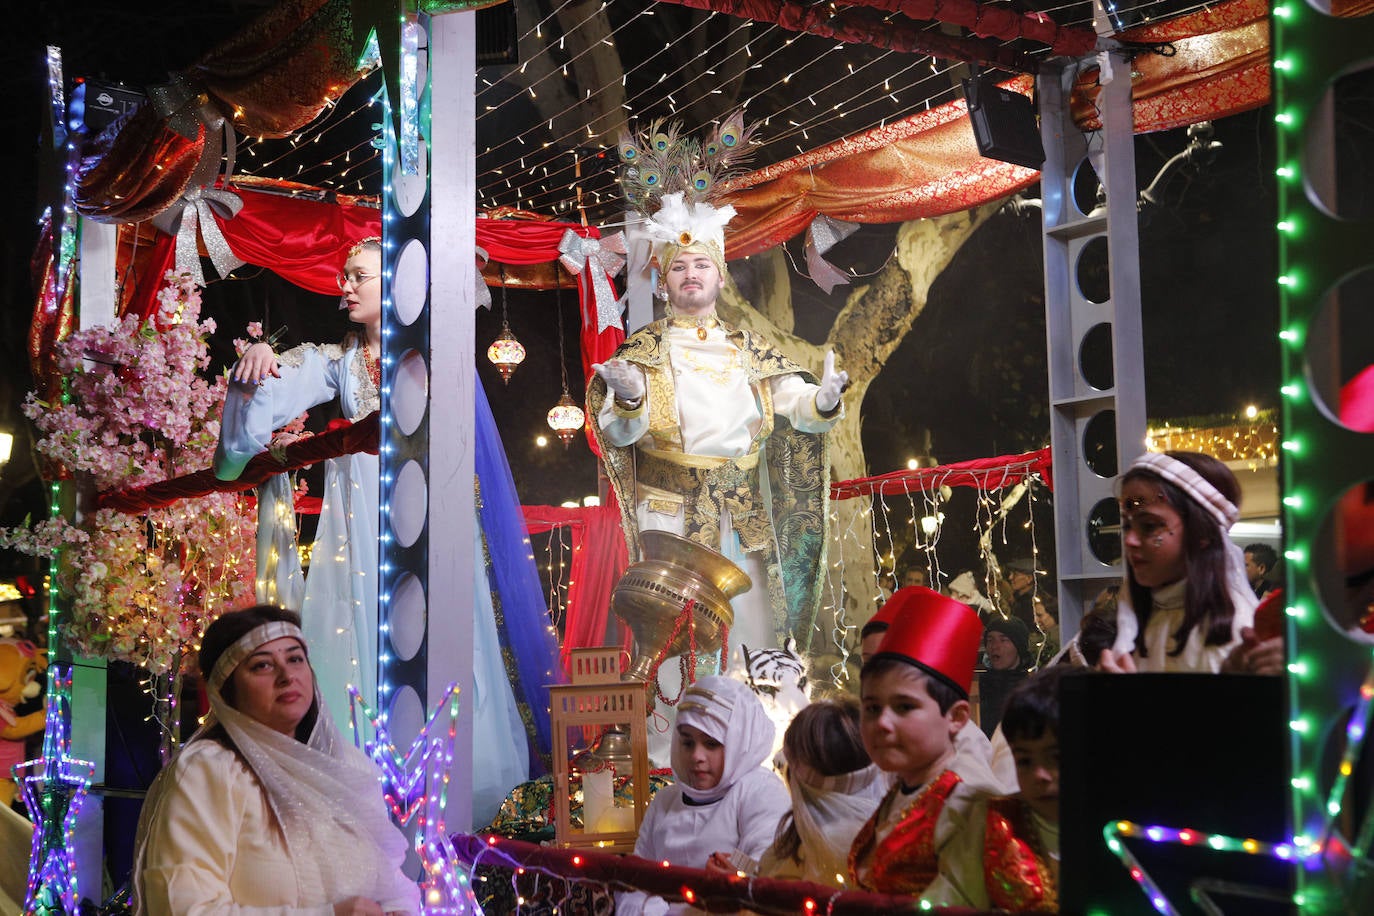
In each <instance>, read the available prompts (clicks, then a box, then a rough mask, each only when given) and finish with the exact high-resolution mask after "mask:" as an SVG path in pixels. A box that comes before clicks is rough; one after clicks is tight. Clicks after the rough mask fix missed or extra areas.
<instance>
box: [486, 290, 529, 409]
mask: <svg viewBox="0 0 1374 916" xmlns="http://www.w3.org/2000/svg"><path fill="white" fill-rule="evenodd" d="M487 359H489V360H491V364H492V365H493V366H495V367H496V371H498V372H500V373H501V381H503V382H505V383H506V384H507V385H509V384H510V377H511V376H512V375H514V374H515V367H516V366H518V365H520V364H521V363H523V362H524V361H525V345H524V344H522V343H521V342H520V341H518V340H516V339H515V335H514V334H513V333H512V332H511V329H510V315H509V313H508V312H507V311H506V268H505V267H504V266H503V267H502V268H501V333H500V334H498V335H496V339H495V340H493V341H492V342H491V346H490V347H487Z"/></svg>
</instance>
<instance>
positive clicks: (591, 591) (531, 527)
mask: <svg viewBox="0 0 1374 916" xmlns="http://www.w3.org/2000/svg"><path fill="white" fill-rule="evenodd" d="M522 509H523V510H524V513H525V529H526V530H527V531H528V532H529V533H530V534H540V533H542V532H545V531H551V530H553V529H554V528H560V527H563V528H568V529H569V530H571V532H572V550H573V558H572V568H571V569H570V570H569V574H568V601H567V606H566V607H567V615H568V616H567V622H566V624H565V625H564V632H563V642H562V648H561V649H560V654H561V656H562V660H563V670H564V671H567V670H568V657H569V655H570V654H571V653H572V650H574V649H586V648H591V647H593V646H602V645H605V644H606V626H607V624H608V622H609V620H610V611H611V591H612V590H613V589H614V588H615V584H616V583H617V582H619V581H620V577H621V576H622V575H624V573H625V570H626V569H628V568H629V565H630V557H629V553H628V552H627V551H626V549H625V535H624V534H623V533H622V531H621V528H620V508H619V507H618V506H617V505H616V503H615V494H614V493H611V494H610V502H609V503H608V504H607V505H604V506H587V507H578V508H575V509H574V508H564V507H561V506H523V507H522ZM621 641H622V645H623V646H624V648H625V649H626V650H627V651H628V650H629V649H630V643H631V637H630V632H629V630H628V629H626V628H622V629H621Z"/></svg>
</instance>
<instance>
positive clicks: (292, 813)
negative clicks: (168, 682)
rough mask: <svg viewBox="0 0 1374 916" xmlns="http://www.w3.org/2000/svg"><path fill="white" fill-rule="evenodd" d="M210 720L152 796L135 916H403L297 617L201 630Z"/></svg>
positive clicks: (224, 621)
mask: <svg viewBox="0 0 1374 916" xmlns="http://www.w3.org/2000/svg"><path fill="white" fill-rule="evenodd" d="M200 670H201V676H202V677H203V678H204V679H205V683H206V692H207V693H208V694H209V698H210V715H209V716H208V717H207V718H206V720H205V724H204V725H203V726H202V727H201V728H200V730H199V731H197V732H196V734H195V735H194V736H193V737H192V738H191V740H190V741H189V742H187V744H186V745H185V747H184V748H183V749H182V750H181V753H179V754H178V755H177V756H176V758H175V759H174V760H172V762H171V763H170V764H168V766H167V767H166V768H165V769H164V770H163V771H162V772H161V773H160V774H158V777H157V779H156V780H155V781H154V782H153V785H152V787H151V788H150V789H149V790H148V797H147V799H146V800H145V801H144V803H143V813H142V815H141V816H140V817H139V825H138V840H137V844H136V846H135V851H134V889H133V890H134V912H135V913H136V914H139V916H182V914H201V913H217V914H240V916H248V914H253V916H400V914H416V913H418V912H419V904H420V899H419V898H420V894H419V888H418V887H417V886H416V884H415V883H414V882H413V881H411V880H410V879H409V878H407V877H406V876H405V874H404V873H402V871H401V863H402V862H403V861H404V859H405V852H406V840H405V836H404V835H403V834H402V833H401V831H400V830H398V829H397V828H396V827H395V825H393V824H392V823H391V819H390V818H389V817H388V815H387V812H386V806H385V804H384V802H383V800H382V797H381V790H380V785H379V781H378V772H377V768H376V766H374V765H373V763H372V761H371V760H369V759H368V758H367V757H366V756H365V755H364V754H363V753H362V752H361V751H359V750H358V749H357V748H355V747H353V745H352V744H350V743H348V742H346V741H344V739H343V737H342V736H341V735H340V734H339V730H338V729H337V728H336V727H335V725H334V721H333V719H331V718H330V716H329V713H328V711H327V710H326V709H325V706H324V702H323V700H322V699H321V698H320V693H319V690H318V689H317V688H316V685H315V677H314V673H313V671H312V670H311V668H310V660H309V657H308V656H307V654H306V646H305V640H304V638H303V637H302V636H301V630H300V618H299V617H298V616H297V615H296V614H295V613H293V612H291V611H287V610H284V609H282V608H277V607H272V606H270V605H260V606H258V607H253V608H248V609H246V610H242V611H231V612H229V613H226V614H224V615H223V616H221V617H220V618H219V619H217V620H215V621H214V622H213V623H211V624H210V626H209V627H207V628H206V631H205V637H204V639H203V640H202V642H201V649H200Z"/></svg>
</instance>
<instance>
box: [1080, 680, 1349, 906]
mask: <svg viewBox="0 0 1374 916" xmlns="http://www.w3.org/2000/svg"><path fill="white" fill-rule="evenodd" d="M1301 665H1302V663H1301V662H1295V663H1293V664H1290V665H1289V666H1288V669H1289V673H1290V674H1292V675H1294V676H1297V677H1301V676H1303V675H1305V674H1306V673H1307V672H1306V671H1305V670H1302V669H1301ZM1371 713H1374V668H1371V669H1370V670H1369V671H1368V672H1367V673H1366V674H1365V679H1364V683H1363V684H1361V685H1360V698H1359V700H1358V701H1357V702H1356V704H1355V708H1354V709H1353V710H1352V711H1351V713H1350V721H1349V722H1348V723H1347V724H1346V727H1345V749H1344V751H1343V752H1342V754H1341V763H1340V766H1339V767H1338V768H1337V770H1336V778H1335V779H1334V780H1333V781H1332V784H1331V791H1330V792H1329V793H1328V794H1327V798H1326V815H1325V818H1324V820H1323V823H1322V830H1321V835H1322V836H1324V837H1327V840H1326V842H1325V844H1323V842H1322V841H1320V840H1313V839H1312V838H1310V837H1307V836H1302V835H1299V836H1295V837H1293V839H1292V842H1289V843H1264V842H1261V841H1259V840H1255V839H1237V838H1235V837H1228V836H1222V835H1220V834H1214V833H1212V834H1209V833H1203V832H1201V831H1198V830H1192V829H1189V828H1186V827H1185V828H1183V829H1182V830H1180V829H1178V828H1174V827H1142V826H1140V825H1138V824H1135V823H1133V822H1131V821H1112V822H1110V823H1108V824H1107V826H1106V827H1104V828H1102V835H1103V837H1104V838H1105V839H1106V841H1107V848H1108V849H1110V850H1111V851H1112V852H1113V853H1115V854H1116V856H1117V858H1119V859H1120V860H1121V864H1122V865H1124V866H1126V870H1127V871H1129V872H1130V873H1131V877H1132V878H1133V879H1135V882H1136V883H1137V884H1138V885H1140V889H1141V890H1142V891H1144V893H1145V896H1146V897H1148V898H1149V899H1150V903H1151V904H1153V905H1154V908H1155V909H1156V910H1158V911H1159V912H1161V913H1164V914H1166V916H1175V914H1177V913H1178V910H1177V909H1176V908H1175V907H1174V905H1173V903H1172V902H1171V901H1170V900H1169V898H1168V897H1167V896H1166V895H1165V894H1164V892H1163V891H1161V890H1160V888H1159V885H1157V884H1155V882H1154V880H1153V879H1152V878H1151V877H1150V874H1149V872H1147V871H1145V869H1144V868H1143V867H1142V866H1141V864H1140V861H1139V860H1138V859H1137V858H1136V857H1135V855H1134V854H1133V853H1132V852H1131V851H1130V850H1129V849H1127V848H1126V844H1125V843H1123V842H1121V840H1122V838H1123V837H1132V838H1135V839H1143V840H1148V841H1150V842H1153V843H1177V844H1182V845H1185V846H1204V845H1205V846H1208V847H1210V848H1211V849H1215V850H1216V851H1218V852H1241V853H1247V854H1249V855H1258V856H1269V857H1272V858H1276V859H1281V860H1283V861H1285V862H1292V861H1295V860H1299V859H1306V858H1309V857H1311V856H1315V855H1320V854H1321V853H1322V852H1323V851H1324V849H1326V850H1327V851H1330V852H1332V853H1334V854H1335V856H1336V859H1337V860H1338V861H1345V862H1352V863H1353V862H1358V861H1360V860H1361V859H1362V858H1363V857H1364V851H1365V850H1366V849H1367V848H1368V846H1369V844H1370V840H1371V837H1370V835H1369V834H1370V832H1371V829H1374V827H1371V826H1369V825H1368V824H1367V826H1366V829H1364V830H1362V831H1361V833H1360V836H1359V839H1358V840H1357V841H1356V843H1355V846H1354V848H1352V849H1348V850H1347V849H1344V848H1343V847H1344V842H1343V841H1342V840H1341V838H1340V837H1339V836H1338V835H1337V831H1336V829H1335V821H1336V818H1337V817H1339V816H1340V813H1341V799H1342V798H1343V797H1344V795H1345V790H1346V784H1347V783H1348V782H1349V779H1350V775H1351V774H1352V773H1353V772H1355V765H1356V764H1357V763H1358V762H1359V759H1360V754H1361V752H1362V751H1363V750H1364V740H1365V736H1366V735H1367V734H1368V731H1369V717H1370V715H1371ZM1289 725H1290V727H1291V728H1292V729H1293V730H1294V731H1298V732H1301V731H1303V730H1304V729H1305V728H1306V725H1305V723H1304V721H1303V720H1295V721H1294V722H1291V723H1289ZM1293 790H1294V791H1295V792H1300V793H1307V792H1313V791H1316V788H1315V786H1313V785H1312V780H1311V779H1310V777H1306V776H1295V777H1294V778H1293ZM1293 902H1294V903H1295V904H1297V905H1298V906H1302V900H1301V899H1297V898H1295V899H1294V901H1293Z"/></svg>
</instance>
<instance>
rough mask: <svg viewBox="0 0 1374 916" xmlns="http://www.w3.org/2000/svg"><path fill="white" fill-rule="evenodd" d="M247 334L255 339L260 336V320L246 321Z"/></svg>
mask: <svg viewBox="0 0 1374 916" xmlns="http://www.w3.org/2000/svg"><path fill="white" fill-rule="evenodd" d="M248 336H249V337H251V338H253V339H254V340H257V339H258V338H259V337H261V336H262V322H261V321H250V322H248Z"/></svg>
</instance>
